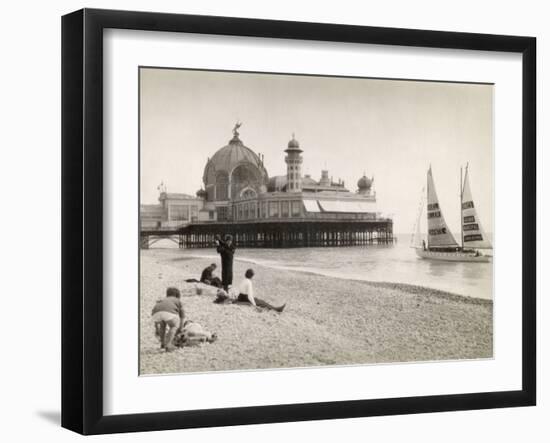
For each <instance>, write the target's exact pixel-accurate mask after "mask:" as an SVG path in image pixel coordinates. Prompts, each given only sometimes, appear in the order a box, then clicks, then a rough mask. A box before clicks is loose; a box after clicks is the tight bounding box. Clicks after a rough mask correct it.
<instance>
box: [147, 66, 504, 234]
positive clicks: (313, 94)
mask: <svg viewBox="0 0 550 443" xmlns="http://www.w3.org/2000/svg"><path fill="white" fill-rule="evenodd" d="M140 88H141V202H142V203H155V202H156V201H157V198H158V191H157V186H158V184H159V183H160V182H161V181H164V183H165V184H166V185H167V187H168V191H169V192H184V193H188V194H193V195H194V194H195V192H196V191H197V190H198V189H200V188H201V186H202V185H203V184H202V174H203V171H204V167H205V165H206V160H207V157H209V156H210V157H211V156H212V155H213V154H214V153H215V152H216V151H217V150H218V149H219V148H221V147H222V146H225V145H226V144H227V143H228V141H229V140H230V139H231V137H232V132H231V131H232V129H233V126H234V125H235V122H236V121H237V120H239V121H242V122H243V125H242V127H241V128H240V130H239V132H240V138H241V140H242V141H243V143H244V144H245V145H246V146H248V147H249V148H250V149H252V150H253V151H255V152H261V153H263V154H264V155H265V166H266V168H267V171H268V173H269V175H270V176H273V175H282V174H285V173H286V164H285V162H284V156H285V153H284V152H283V151H284V150H285V149H286V147H287V143H288V141H289V140H290V138H291V137H292V133H293V132H294V133H295V134H296V139H297V140H299V142H300V147H301V148H302V149H303V150H304V153H303V157H304V162H303V165H302V170H303V173H305V174H311V175H312V177H313V178H315V179H317V180H318V179H319V177H320V174H321V169H323V168H324V167H325V166H326V167H327V168H328V169H329V176H333V178H334V180H336V181H337V180H338V179H339V178H341V179H342V180H345V182H346V186H347V187H348V188H349V189H350V190H352V191H355V189H356V184H357V180H358V179H359V178H360V177H361V176H362V175H363V171H365V172H366V173H367V175H368V176H369V177H370V176H372V175H374V178H375V182H374V186H375V189H376V192H377V199H378V202H379V207H380V209H381V210H383V211H386V212H390V213H393V214H394V230H395V232H411V231H412V226H413V224H414V221H415V219H416V214H417V208H418V203H419V199H420V195H421V190H422V187H423V186H425V183H426V172H427V169H428V166H429V164H430V163H431V165H432V170H433V175H434V179H435V183H436V187H437V192H438V195H439V200H440V205H441V207H442V209H443V211H444V215H445V218H446V220H447V223H448V224H449V225H450V227H451V229H452V230H453V231H455V232H457V231H458V232H459V231H460V227H459V226H460V225H459V220H460V219H459V204H460V203H459V189H460V188H459V182H460V166H461V165H464V164H466V162H469V163H470V179H471V186H472V192H473V194H474V199H475V202H476V206H477V207H478V212H479V215H480V217H481V219H482V222H483V224H484V226H485V230H486V231H492V224H493V200H492V199H493V86H491V85H472V84H456V83H436V82H418V81H417V82H415V81H396V80H374V79H351V78H334V77H310V76H297V75H272V74H243V73H228V72H207V71H188V70H175V69H150V68H146V69H142V70H141V85H140Z"/></svg>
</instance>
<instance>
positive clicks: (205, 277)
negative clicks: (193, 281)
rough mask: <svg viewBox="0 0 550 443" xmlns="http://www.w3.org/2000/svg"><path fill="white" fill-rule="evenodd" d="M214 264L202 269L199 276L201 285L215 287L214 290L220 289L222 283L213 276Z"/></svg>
mask: <svg viewBox="0 0 550 443" xmlns="http://www.w3.org/2000/svg"><path fill="white" fill-rule="evenodd" d="M216 268H217V266H216V263H212V264H211V265H210V266H207V267H206V268H204V270H203V271H202V274H201V283H204V284H207V285H211V286H215V287H216V288H221V287H222V281H221V280H220V279H219V278H218V277H215V276H214V271H215V270H216Z"/></svg>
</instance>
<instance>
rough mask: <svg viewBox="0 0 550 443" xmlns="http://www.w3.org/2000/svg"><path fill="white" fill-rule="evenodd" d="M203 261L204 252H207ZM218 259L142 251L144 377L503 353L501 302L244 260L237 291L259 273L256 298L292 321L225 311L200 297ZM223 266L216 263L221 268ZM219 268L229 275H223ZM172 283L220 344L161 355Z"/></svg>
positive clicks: (232, 308)
mask: <svg viewBox="0 0 550 443" xmlns="http://www.w3.org/2000/svg"><path fill="white" fill-rule="evenodd" d="M197 255H200V253H198V254H197ZM212 261H213V260H212V259H209V258H198V257H193V256H187V255H182V254H181V252H180V251H179V250H177V249H150V250H142V251H141V273H140V280H141V281H140V286H141V294H140V308H141V312H140V315H141V318H140V339H141V343H140V351H141V352H140V372H141V373H142V374H165V373H184V372H203V371H220V370H239V369H261V368H282V367H285V368H289V367H305V366H323V365H350V364H368V363H388V362H408V361H430V360H460V359H477V358H491V357H492V355H493V303H492V301H491V300H483V299H477V298H469V297H464V296H461V295H456V294H452V293H449V292H443V291H439V290H434V289H429V288H425V287H421V286H413V285H406V284H401V283H378V282H377V283H374V282H365V281H358V280H346V279H340V278H334V277H326V276H322V275H317V274H314V273H308V272H300V271H293V270H283V269H273V268H269V267H266V266H262V265H258V264H254V265H251V264H250V263H249V262H246V261H239V260H235V263H234V275H235V277H234V284H238V283H239V281H240V280H241V279H242V276H243V275H244V271H245V270H246V269H247V268H249V267H253V268H254V270H255V272H256V276H255V277H254V285H255V290H256V296H257V297H259V298H262V299H264V300H266V301H268V302H270V303H272V304H275V305H279V304H282V303H287V307H286V308H285V311H284V312H283V313H282V314H278V313H275V312H269V311H260V310H256V309H254V308H253V307H249V306H242V305H217V304H215V303H213V300H214V298H215V290H214V288H209V287H206V286H204V285H201V284H199V286H200V287H203V289H204V290H203V293H202V294H201V295H197V293H196V286H197V285H195V284H191V283H186V282H185V280H186V279H189V278H199V276H200V273H201V271H202V269H203V268H204V267H206V266H207V265H208V264H209V263H210V262H212ZM218 261H219V260H216V262H218ZM218 271H219V269H218ZM168 286H176V287H178V288H180V290H181V291H182V296H183V297H182V301H183V305H184V307H185V310H186V315H187V317H188V318H189V319H192V320H194V321H198V322H199V323H201V324H202V325H203V326H204V327H205V328H207V329H208V330H210V331H212V332H216V333H217V334H218V337H219V339H218V341H216V342H215V343H213V344H204V345H201V346H198V347H190V348H183V349H181V350H178V351H176V352H174V353H164V352H161V351H160V349H159V345H158V342H157V341H156V339H155V337H154V334H153V326H152V323H151V318H150V313H151V309H152V307H153V305H154V303H155V301H156V300H157V299H159V298H162V297H163V296H164V293H165V291H166V288H167V287H168Z"/></svg>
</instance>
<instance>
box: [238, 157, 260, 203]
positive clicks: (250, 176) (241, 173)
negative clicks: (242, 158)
mask: <svg viewBox="0 0 550 443" xmlns="http://www.w3.org/2000/svg"><path fill="white" fill-rule="evenodd" d="M260 177H261V175H260V171H259V170H258V169H257V168H254V167H253V166H251V165H248V164H244V165H240V166H237V167H236V168H235V169H234V170H233V172H232V173H231V198H232V199H236V198H237V197H238V196H240V193H241V191H242V190H243V189H245V188H248V187H250V188H258V187H259V186H260V185H261V184H262V183H261V178H260Z"/></svg>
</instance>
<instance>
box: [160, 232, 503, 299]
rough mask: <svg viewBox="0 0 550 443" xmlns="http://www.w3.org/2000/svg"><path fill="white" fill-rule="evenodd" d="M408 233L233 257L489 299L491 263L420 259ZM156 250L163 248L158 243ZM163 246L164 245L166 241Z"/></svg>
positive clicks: (200, 251)
mask: <svg viewBox="0 0 550 443" xmlns="http://www.w3.org/2000/svg"><path fill="white" fill-rule="evenodd" d="M409 242H410V235H399V236H398V242H397V244H394V245H384V246H382V245H372V246H352V247H343V248H296V249H238V250H237V253H236V255H235V258H236V259H244V260H248V261H251V262H253V263H258V264H260V265H264V266H268V267H274V268H279V269H292V270H297V271H308V272H315V273H318V274H322V275H327V276H331V277H339V278H353V279H357V280H368V281H384V282H395V283H408V284H413V285H419V286H425V287H429V288H434V289H441V290H444V291H449V292H452V293H455V294H461V295H466V296H470V297H478V298H485V299H492V298H493V296H492V288H493V264H492V263H453V262H443V261H435V260H423V259H420V258H418V257H417V256H416V253H415V251H414V249H412V248H410V247H409ZM158 246H161V245H160V243H159V244H158ZM162 246H168V245H166V244H165V243H163V244H162ZM182 252H183V253H184V254H189V255H197V256H204V257H206V256H209V257H212V258H214V257H216V254H215V251H212V252H209V251H207V250H204V249H190V250H185V251H182Z"/></svg>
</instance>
